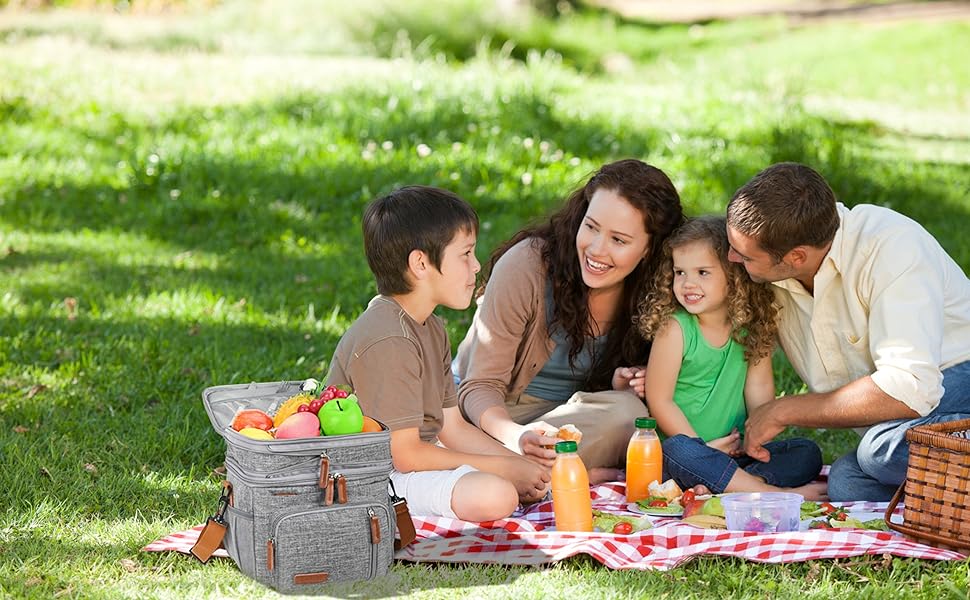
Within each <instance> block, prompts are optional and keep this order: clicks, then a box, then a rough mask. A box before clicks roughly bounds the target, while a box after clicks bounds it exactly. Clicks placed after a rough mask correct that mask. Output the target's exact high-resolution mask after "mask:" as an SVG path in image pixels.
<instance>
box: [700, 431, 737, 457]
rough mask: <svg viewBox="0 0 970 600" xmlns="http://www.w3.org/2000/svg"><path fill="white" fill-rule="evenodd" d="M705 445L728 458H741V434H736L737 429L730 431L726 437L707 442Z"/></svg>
mask: <svg viewBox="0 0 970 600" xmlns="http://www.w3.org/2000/svg"><path fill="white" fill-rule="evenodd" d="M707 445H708V446H710V447H711V448H714V449H715V450H720V451H721V452H723V453H725V454H727V455H728V456H741V434H740V433H738V428H737V427H735V428H734V429H732V430H731V433H729V434H727V435H726V436H724V437H719V438H717V439H716V440H711V441H709V442H707Z"/></svg>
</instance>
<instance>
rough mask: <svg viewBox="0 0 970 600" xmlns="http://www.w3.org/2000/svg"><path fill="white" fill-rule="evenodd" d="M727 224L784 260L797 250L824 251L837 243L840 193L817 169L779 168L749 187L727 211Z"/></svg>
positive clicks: (757, 177)
mask: <svg viewBox="0 0 970 600" xmlns="http://www.w3.org/2000/svg"><path fill="white" fill-rule="evenodd" d="M727 224H728V225H730V226H731V227H732V228H734V229H736V230H737V231H738V232H740V233H742V234H744V235H746V236H749V237H752V238H754V239H755V240H757V241H758V245H760V246H761V248H762V249H763V250H764V251H765V252H767V253H768V254H770V255H771V256H772V257H773V258H774V259H775V261H776V262H777V261H780V260H781V259H782V258H783V257H784V256H785V255H786V254H788V251H789V250H791V249H792V248H794V247H796V246H812V247H815V248H821V247H822V246H824V245H825V244H827V243H829V242H831V241H832V239H833V238H835V232H836V231H837V230H838V228H839V212H838V210H837V209H836V207H835V192H833V191H832V188H831V187H829V184H828V183H826V181H825V179H824V178H823V177H822V176H821V175H819V174H818V173H817V172H816V171H815V170H813V169H811V168H809V167H806V166H805V165H800V164H798V163H790V162H788V163H778V164H774V165H771V166H770V167H768V168H767V169H765V170H763V171H761V172H760V173H758V174H757V175H755V176H754V177H753V178H752V179H751V181H749V182H748V183H746V184H744V186H742V187H741V189H739V190H738V191H737V192H735V194H734V197H733V198H731V202H729V203H728V207H727Z"/></svg>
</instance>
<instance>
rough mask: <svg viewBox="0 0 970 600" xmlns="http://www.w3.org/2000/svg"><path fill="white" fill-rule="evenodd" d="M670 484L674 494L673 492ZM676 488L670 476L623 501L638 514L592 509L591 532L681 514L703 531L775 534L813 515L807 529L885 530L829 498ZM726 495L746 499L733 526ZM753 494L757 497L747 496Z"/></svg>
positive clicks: (639, 525) (635, 527)
mask: <svg viewBox="0 0 970 600" xmlns="http://www.w3.org/2000/svg"><path fill="white" fill-rule="evenodd" d="M675 488H676V490H677V495H676V496H672V495H673V494H674V490H675ZM679 490H680V488H679V487H677V484H676V483H675V482H674V481H673V480H667V481H665V482H664V483H663V484H657V483H656V482H654V485H653V486H652V487H651V495H650V496H647V497H646V498H644V499H643V500H640V501H637V502H633V503H630V504H628V505H627V510H628V511H629V512H633V513H638V514H640V515H642V516H640V517H629V516H625V515H617V514H613V513H609V512H605V511H599V510H594V511H593V526H594V528H595V530H597V531H602V532H605V533H630V532H633V533H635V532H637V531H642V530H643V529H647V528H648V527H647V525H646V524H647V523H649V522H650V521H649V518H650V517H654V518H668V519H669V518H680V519H681V522H683V523H686V524H689V525H693V526H695V527H701V528H704V529H736V530H738V531H750V532H757V533H774V532H782V531H797V530H799V529H800V528H802V527H801V523H802V521H806V520H808V519H812V518H814V517H818V518H817V519H815V520H813V521H811V522H810V523H809V524H808V527H807V528H808V529H810V530H811V529H869V530H877V531H888V527H887V526H886V523H885V521H884V520H883V519H867V520H860V519H856V518H853V517H851V516H849V513H848V512H847V511H846V510H845V509H844V508H842V507H838V506H835V505H833V504H831V503H829V502H813V501H810V500H809V501H802V499H801V497H800V496H798V495H797V494H784V495H785V496H797V498H796V500H797V502H794V504H792V503H791V502H789V503H788V504H789V505H788V506H785V508H784V510H782V509H780V508H779V505H778V503H777V501H776V499H775V495H776V494H774V493H762V494H715V495H710V494H709V495H703V496H697V495H695V493H694V492H693V491H692V490H686V491H684V492H679ZM731 496H734V497H735V499H737V498H738V497H741V496H745V497H748V498H745V500H747V503H746V504H745V505H744V508H745V510H747V511H748V512H749V513H750V514H747V513H746V516H747V518H746V519H742V521H740V522H735V523H734V527H728V518H727V515H726V512H725V507H724V503H725V499H726V498H727V499H728V502H729V503H730V502H731V498H729V497H731ZM752 496H758V497H757V498H751V497H752ZM761 496H764V497H763V498H762V497H761ZM755 513H756V514H755ZM775 513H777V514H775ZM782 513H784V514H782ZM621 523H630V524H631V527H632V529H630V530H629V532H628V531H626V526H625V525H621ZM616 527H619V530H618V531H614V529H615V528H616Z"/></svg>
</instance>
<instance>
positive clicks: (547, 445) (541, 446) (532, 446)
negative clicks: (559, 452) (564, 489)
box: [519, 423, 562, 469]
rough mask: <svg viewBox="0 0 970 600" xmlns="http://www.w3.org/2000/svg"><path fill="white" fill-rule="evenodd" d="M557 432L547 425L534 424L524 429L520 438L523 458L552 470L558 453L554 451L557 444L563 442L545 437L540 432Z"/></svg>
mask: <svg viewBox="0 0 970 600" xmlns="http://www.w3.org/2000/svg"><path fill="white" fill-rule="evenodd" d="M536 430H541V431H555V430H556V428H555V427H553V426H551V425H547V424H545V423H533V424H532V425H526V426H525V427H523V428H522V434H521V435H520V436H519V451H520V452H521V453H522V456H524V457H526V458H528V459H529V460H531V461H533V462H534V463H536V464H537V465H540V466H542V467H544V468H546V469H551V468H552V463H554V462H555V461H556V451H555V450H554V449H553V448H554V447H555V446H556V442H561V441H562V440H560V439H559V438H556V437H550V436H548V435H544V434H542V433H540V432H539V431H536Z"/></svg>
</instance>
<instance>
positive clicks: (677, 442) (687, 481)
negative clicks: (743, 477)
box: [663, 435, 822, 494]
mask: <svg viewBox="0 0 970 600" xmlns="http://www.w3.org/2000/svg"><path fill="white" fill-rule="evenodd" d="M765 448H766V449H767V450H768V451H769V452H771V460H769V461H768V462H766V463H763V462H761V461H758V460H755V459H753V458H751V457H749V456H740V457H738V458H732V457H730V456H728V455H727V454H725V453H724V452H721V451H720V450H717V449H715V448H711V447H710V446H708V445H707V444H705V443H704V440H702V439H701V438H699V437H698V438H692V437H687V436H686V435H675V436H674V437H671V438H667V439H666V440H664V442H663V456H664V477H670V478H673V479H674V481H676V482H677V485H679V486H680V487H682V488H684V489H687V488H690V487H694V486H695V485H697V484H704V485H706V486H707V487H708V489H710V490H711V492H713V493H715V494H720V493H721V492H723V491H724V488H726V487H727V484H728V482H729V481H731V478H732V477H734V473H735V472H736V471H737V470H738V469H739V468H740V469H743V470H745V471H747V472H748V473H751V474H752V475H754V476H755V477H760V478H762V479H764V480H765V483H767V484H769V485H774V486H778V487H795V486H799V485H804V484H806V483H808V482H810V481H813V480H814V479H815V478H816V477H817V476H818V474H819V471H821V470H822V452H821V450H819V448H818V445H817V444H816V443H815V442H813V441H811V440H806V439H802V438H796V439H790V440H780V441H774V442H768V443H767V444H765Z"/></svg>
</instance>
